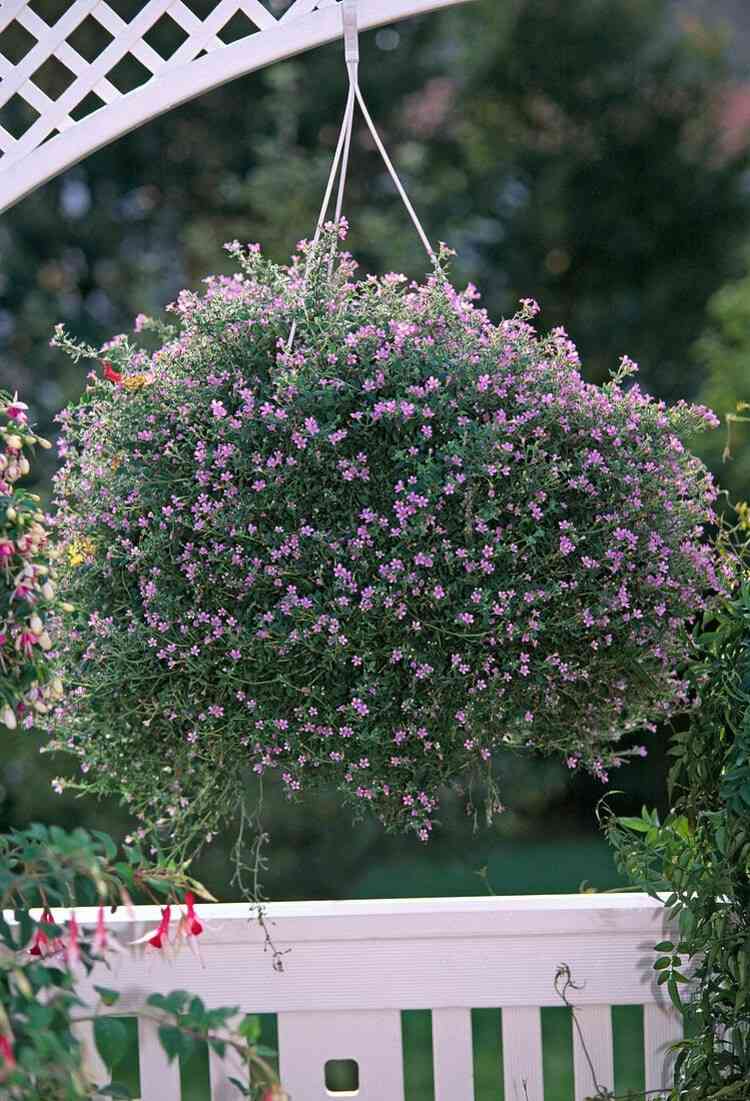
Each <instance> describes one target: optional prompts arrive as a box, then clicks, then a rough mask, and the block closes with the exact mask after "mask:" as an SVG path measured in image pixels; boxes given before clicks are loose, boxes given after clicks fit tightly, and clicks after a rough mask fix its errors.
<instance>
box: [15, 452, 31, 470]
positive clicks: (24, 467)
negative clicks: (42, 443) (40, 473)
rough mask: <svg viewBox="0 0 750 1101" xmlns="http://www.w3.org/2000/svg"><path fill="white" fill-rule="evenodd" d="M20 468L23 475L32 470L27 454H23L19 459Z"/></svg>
mask: <svg viewBox="0 0 750 1101" xmlns="http://www.w3.org/2000/svg"><path fill="white" fill-rule="evenodd" d="M18 469H19V470H20V471H21V474H22V475H23V474H28V473H29V471H30V470H31V464H30V463H29V460H28V459H27V458H26V456H25V455H22V456H21V458H20V459H19V460H18Z"/></svg>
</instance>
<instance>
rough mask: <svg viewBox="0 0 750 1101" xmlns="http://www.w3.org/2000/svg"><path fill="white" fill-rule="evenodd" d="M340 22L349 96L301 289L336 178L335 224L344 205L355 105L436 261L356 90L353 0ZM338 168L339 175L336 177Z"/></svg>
mask: <svg viewBox="0 0 750 1101" xmlns="http://www.w3.org/2000/svg"><path fill="white" fill-rule="evenodd" d="M341 19H342V23H343V28H344V58H345V61H346V69H347V73H348V74H349V92H348V95H347V97H346V107H345V108H344V118H343V120H342V123H341V129H340V130H339V136H338V141H337V142H336V152H335V153H334V157H333V164H332V165H331V171H330V173H329V176H328V183H327V184H326V189H325V194H324V196H323V202H322V205H321V207H320V214H319V215H318V222H317V225H316V227H315V235H314V237H313V241H312V244H313V248H312V249H311V251H310V253H309V254H308V257H307V263H306V264H305V271H304V274H303V276H302V281H303V286H304V285H305V284H306V283H307V278H308V275H309V273H310V263H311V260H312V256H313V254H314V250H315V246H316V245H317V244H318V242H319V240H320V235H321V233H322V232H323V226H324V225H325V220H326V215H327V213H328V207H329V206H330V203H331V196H332V195H333V186H334V184H335V182H336V177H337V175H338V176H339V187H338V194H337V196H336V213H335V221H336V223H338V222H339V221H340V220H341V211H342V207H343V203H344V190H345V188H346V177H347V172H348V169H349V152H350V149H351V142H352V129H353V125H354V111H355V108H356V105H357V104H359V107H360V110H361V111H362V115H363V118H364V120H365V122H366V123H367V128H368V130H369V131H370V134H371V135H372V139H373V141H374V142H375V146H376V148H377V150H378V152H379V153H380V156H381V157H382V158H383V163H384V164H385V166H386V168H387V169H388V172H389V174H390V177H391V179H392V180H393V182H394V184H395V185H396V190H397V191H398V193H399V195H400V196H401V199H402V201H403V204H404V206H405V207H406V210H407V212H408V214H409V217H410V218H411V220H412V222H413V223H414V228H415V229H416V231H417V233H418V235H419V239H420V241H421V242H422V244H423V245H424V248H425V251H426V253H427V255H428V256H429V258H430V260H432V261H433V263H434V262H435V261H436V259H437V257H436V255H435V250H434V249H433V247H432V245H431V244H430V241H429V238H428V237H427V234H426V233H425V231H424V228H423V226H422V223H421V222H420V220H419V218H418V217H417V213H416V211H415V210H414V207H413V206H412V204H411V201H410V199H409V196H408V195H407V194H406V188H405V187H404V185H403V184H402V182H401V180H400V178H399V175H398V173H397V172H396V169H395V168H394V166H393V162H392V161H391V158H390V157H389V156H388V152H387V150H386V148H385V145H384V144H383V141H382V139H381V137H380V134H379V133H378V131H377V130H376V128H375V123H374V122H373V121H372V117H371V115H370V112H369V111H368V110H367V105H366V103H365V100H364V96H363V95H362V89H361V88H360V86H359V27H358V22H357V0H342V2H341ZM339 168H340V174H339ZM332 265H333V254H332V255H331V258H330V262H329V271H330V269H331V267H332ZM296 332H297V322H296V320H295V321H293V322H292V328H291V331H290V333H289V339H288V341H287V346H286V350H287V353H289V352H290V351H291V350H292V345H293V344H294V337H295V335H296Z"/></svg>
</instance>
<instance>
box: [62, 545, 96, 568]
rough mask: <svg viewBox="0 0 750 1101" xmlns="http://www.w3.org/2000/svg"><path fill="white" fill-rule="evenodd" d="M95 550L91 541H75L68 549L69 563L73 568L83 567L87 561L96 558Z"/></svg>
mask: <svg viewBox="0 0 750 1101" xmlns="http://www.w3.org/2000/svg"><path fill="white" fill-rule="evenodd" d="M95 550H96V547H95V546H94V544H93V543H92V541H91V540H90V539H74V540H73V542H72V543H71V544H70V546H69V547H68V562H69V563H70V565H71V566H82V565H83V563H84V562H85V561H86V560H87V559H89V558H93V557H94V551H95Z"/></svg>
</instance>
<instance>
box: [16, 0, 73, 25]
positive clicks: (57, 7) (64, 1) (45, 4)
mask: <svg viewBox="0 0 750 1101" xmlns="http://www.w3.org/2000/svg"><path fill="white" fill-rule="evenodd" d="M27 7H29V8H31V10H32V11H33V12H34V13H35V15H38V16H39V18H40V19H43V20H44V22H45V23H47V24H48V25H49V26H50V27H52V26H54V24H55V23H56V22H57V21H58V19H62V17H63V16H64V15H65V12H66V11H67V10H68V8H69V7H70V0H27Z"/></svg>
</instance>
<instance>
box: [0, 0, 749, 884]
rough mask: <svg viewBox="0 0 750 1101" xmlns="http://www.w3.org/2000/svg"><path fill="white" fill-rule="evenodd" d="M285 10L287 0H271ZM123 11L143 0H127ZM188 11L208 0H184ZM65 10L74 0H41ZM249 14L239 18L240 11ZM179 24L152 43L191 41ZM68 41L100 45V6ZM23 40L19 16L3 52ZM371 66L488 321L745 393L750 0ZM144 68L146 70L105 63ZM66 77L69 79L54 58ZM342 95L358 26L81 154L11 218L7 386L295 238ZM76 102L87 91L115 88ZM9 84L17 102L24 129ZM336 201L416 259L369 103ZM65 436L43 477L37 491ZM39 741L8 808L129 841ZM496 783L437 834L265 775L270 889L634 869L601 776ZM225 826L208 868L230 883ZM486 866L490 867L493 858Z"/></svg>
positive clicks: (1, 375)
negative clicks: (230, 245) (245, 250)
mask: <svg viewBox="0 0 750 1101" xmlns="http://www.w3.org/2000/svg"><path fill="white" fill-rule="evenodd" d="M264 2H267V3H268V6H269V7H271V8H273V9H275V10H276V12H277V13H279V12H280V11H281V10H283V8H284V7H285V6H286V3H285V2H284V0H279V2H276V3H274V2H273V0H264ZM113 6H114V7H115V9H116V10H117V11H118V12H119V14H120V15H122V16H123V18H126V19H127V18H129V17H132V15H133V14H134V13H135V11H137V10H138V9H139V8H140V6H141V4H140V2H139V0H115V2H114V3H113ZM189 6H190V7H191V8H192V9H193V10H194V11H195V13H196V14H197V15H199V16H204V15H205V14H206V13H207V11H208V10H209V8H210V6H211V5H210V3H209V0H189ZM33 7H34V9H35V10H36V11H37V12H38V14H40V15H41V16H42V17H43V18H45V19H47V21H48V22H52V21H54V20H55V19H56V18H58V17H59V16H60V15H61V14H62V12H63V11H64V10H65V9H66V7H67V4H66V3H65V0H33ZM246 29H247V28H246V25H245V26H243V25H241V24H240V23H239V22H236V21H232V22H231V23H230V24H228V26H227V27H226V28H225V30H224V31H222V32H221V33H222V37H223V38H224V39H225V40H226V41H231V40H232V39H233V38H236V37H237V36H238V35H239V34H242V33H244V32H245V30H246ZM181 37H182V36H181V35H179V34H178V33H177V27H176V24H174V23H173V22H171V21H170V20H169V19H163V20H161V21H160V22H159V23H158V24H157V25H156V26H155V28H154V29H153V31H152V32H150V34H149V36H148V41H149V43H150V44H151V45H152V46H154V48H156V49H157V50H159V51H161V52H162V53H163V55H164V56H169V54H170V53H171V52H172V50H174V49H175V48H176V46H177V45H178V44H179V42H180V41H181ZM70 41H71V43H72V44H73V45H75V47H76V49H78V50H79V51H80V52H81V53H82V54H83V55H84V56H87V57H88V56H93V53H94V52H95V51H96V49H98V48H100V45H101V43H100V42H99V40H98V37H97V31H96V24H95V23H94V22H93V21H92V20H91V19H88V20H87V21H86V22H85V23H84V24H82V25H81V27H80V28H79V30H78V31H76V32H75V34H74V35H72V36H71V38H70ZM28 48H29V36H28V35H27V34H25V32H22V30H21V29H20V28H19V27H18V25H17V24H15V23H11V24H10V25H9V27H8V28H7V29H6V30H4V31H3V32H2V34H0V53H2V54H4V55H5V56H6V57H7V58H9V59H10V60H12V61H17V60H19V59H20V58H21V57H22V56H24V54H25V52H26V51H27V50H28ZM362 55H363V60H362V76H361V79H362V84H363V87H364V88H365V90H366V94H367V98H368V101H369V103H370V107H371V110H372V113H373V115H374V117H375V119H376V120H377V123H378V124H379V126H380V127H381V130H382V132H383V134H384V136H385V138H386V141H387V144H388V146H389V149H390V151H391V153H392V155H393V157H394V160H395V161H396V163H397V164H398V166H399V168H400V170H401V171H402V172H403V176H404V178H405V180H406V182H407V186H408V189H409V192H410V194H411V195H412V197H413V199H414V202H415V205H416V207H417V209H418V210H419V212H420V214H421V215H422V216H423V219H424V222H425V225H426V228H427V230H428V233H429V234H430V236H431V237H432V238H433V240H439V239H443V240H445V241H447V242H449V243H450V244H451V245H452V246H453V247H454V248H456V249H457V250H458V256H457V258H456V261H455V268H454V271H455V277H456V280H457V282H459V283H461V284H464V283H466V282H467V281H469V280H471V281H473V282H474V283H476V284H477V285H478V287H479V288H480V290H481V292H482V294H483V298H484V302H485V303H486V305H487V306H488V308H489V309H490V311H491V312H492V314H493V315H494V316H495V317H500V316H501V315H503V314H508V313H511V312H513V310H514V307H515V303H516V302H517V300H518V299H519V298H521V297H526V296H533V297H536V298H538V299H539V301H540V302H541V303H542V307H543V313H542V323H543V324H544V325H545V326H547V327H552V326H555V325H564V326H565V327H566V328H567V329H568V331H569V332H570V333H571V335H572V336H573V338H574V339H575V340H576V342H577V343H578V345H579V347H580V349H581V353H582V358H583V364H584V372H585V374H586V376H587V377H588V378H589V379H591V380H593V381H601V380H602V379H604V378H605V377H606V375H607V373H608V371H609V370H611V369H613V368H614V367H615V366H616V364H617V361H618V358H619V357H620V356H621V355H622V354H624V353H626V352H627V353H628V354H629V355H630V356H631V357H632V358H633V359H635V360H636V361H637V362H639V364H640V367H641V382H642V384H643V385H644V386H645V387H646V388H647V389H649V390H650V391H652V392H653V393H654V394H656V395H658V396H659V397H662V398H665V399H667V400H670V401H674V400H678V399H679V398H685V399H695V398H706V399H707V400H710V402H711V404H712V405H713V406H714V407H715V408H716V409H717V411H718V412H719V413H720V414H722V415H723V414H724V413H725V412H726V411H728V410H730V409H732V408H734V406H735V403H736V402H737V400H739V399H741V398H750V377H749V372H748V366H747V364H748V353H749V352H750V274H748V257H750V251H749V248H748V246H749V245H750V174H749V172H748V168H749V165H750V161H749V158H748V150H749V148H750V147H749V143H748V138H749V136H750V129H749V125H750V67H749V62H750V12H748V11H747V9H746V5H744V4H741V3H740V4H737V3H734V4H733V3H731V2H730V0H725V2H720V0H714V2H712V3H710V4H709V3H701V2H698V0H693V2H692V3H688V2H684V3H681V2H677V0H675V2H671V3H669V2H667V0H502V2H499V0H473V3H470V4H467V5H465V6H460V7H457V8H456V9H454V10H449V11H445V12H442V13H439V14H436V15H433V16H428V17H422V18H420V19H412V20H409V21H406V22H403V23H400V24H398V25H394V26H391V27H383V28H381V29H379V30H377V31H373V32H368V33H367V34H364V35H363V41H362ZM110 78H111V79H112V80H113V82H114V83H115V84H116V85H117V86H118V87H119V88H121V90H127V89H128V88H131V87H135V86H136V85H137V84H138V83H139V82H140V81H141V80H142V79H143V71H142V69H141V67H140V66H139V64H138V63H137V62H135V61H134V60H133V59H132V58H130V59H128V58H126V59H125V60H124V61H123V62H121V63H120V64H119V65H118V66H117V69H116V70H115V71H114V72H113V73H112V74H110ZM35 80H37V82H38V83H39V85H40V87H43V89H44V90H45V91H46V92H47V93H48V94H49V95H51V96H56V95H59V94H60V91H61V90H62V88H64V86H65V84H66V78H65V74H64V73H62V74H61V73H60V71H59V69H57V68H55V67H47V66H44V67H43V68H42V69H41V70H39V72H38V73H37V74H36V75H35ZM344 95H345V76H344V71H343V63H342V57H341V47H340V45H334V46H330V47H326V48H322V49H320V50H317V51H315V52H313V53H311V54H309V55H305V56H302V57H299V58H297V59H295V60H293V61H289V62H286V63H283V64H278V65H276V66H274V67H272V68H271V69H268V70H265V71H262V72H259V73H256V74H253V75H251V76H248V77H246V78H243V79H241V80H237V81H235V82H233V83H231V84H229V85H227V86H225V87H223V88H220V89H218V90H216V91H214V92H212V93H210V94H208V95H205V96H203V97H201V98H199V99H197V100H196V101H194V102H192V103H189V104H187V105H186V106H184V107H182V108H179V109H178V110H175V111H173V112H171V113H170V114H168V115H166V116H164V117H162V118H160V119H157V120H156V121H155V122H152V123H150V124H148V125H146V126H144V127H142V128H140V129H138V130H136V131H135V132H134V133H131V134H129V135H127V136H126V137H124V138H121V139H120V140H118V141H116V142H115V143H113V144H112V145H110V146H108V147H106V148H104V149H102V150H100V151H99V152H97V153H96V154H94V155H92V156H90V157H88V158H87V159H86V160H85V161H84V162H83V163H81V164H80V165H78V166H76V167H75V168H73V169H71V170H70V171H68V172H66V173H65V174H64V175H62V176H60V177H59V178H57V179H55V180H53V181H51V182H50V183H48V184H46V185H45V186H43V187H41V188H40V189H39V190H38V191H36V192H35V193H34V194H33V195H31V196H29V197H28V198H27V199H25V200H23V201H22V202H21V203H19V204H18V205H17V206H15V207H14V208H13V209H11V210H10V211H8V212H7V213H5V214H4V215H3V216H2V218H0V386H3V387H5V388H9V389H11V390H16V389H17V390H18V391H19V393H20V395H21V396H22V397H23V399H25V400H26V401H28V402H29V403H30V404H31V407H32V414H33V417H34V419H35V420H36V421H37V422H38V423H39V425H40V426H41V428H42V430H43V431H45V432H46V433H48V434H51V435H54V426H53V424H52V418H53V416H54V414H55V412H56V411H57V410H59V409H60V408H61V407H62V406H63V405H64V404H65V403H66V402H68V401H69V400H71V399H73V398H75V397H76V395H77V394H78V393H79V391H80V389H81V387H82V385H83V381H84V375H85V371H86V369H87V368H86V366H85V365H84V366H80V367H78V368H76V367H73V366H71V364H70V363H69V361H67V360H66V359H64V358H63V357H62V356H61V355H60V354H59V353H57V352H56V351H54V350H53V349H51V348H50V347H49V346H48V341H49V337H50V334H51V330H52V327H53V325H54V324H55V322H57V321H60V320H62V321H64V322H65V323H66V325H67V326H68V327H69V328H70V329H71V330H72V331H73V332H74V333H75V334H76V335H77V336H79V337H83V338H85V339H88V340H90V341H92V342H93V343H95V344H98V343H101V342H102V341H103V340H105V339H106V338H108V337H109V336H111V335H112V334H113V333H116V332H120V331H123V330H127V329H129V328H130V327H131V325H132V319H133V318H134V316H135V315H136V314H137V313H139V312H141V311H144V312H158V311H159V310H160V309H162V308H163V306H164V305H165V304H166V303H168V302H170V301H171V300H173V299H174V298H175V296H176V294H177V292H178V291H179V289H180V288H181V287H183V286H190V287H196V288H197V287H199V286H200V280H201V278H202V277H203V276H204V275H205V274H207V273H208V272H214V271H225V270H227V263H226V257H225V254H224V252H223V250H222V244H223V242H225V241H227V240H230V239H232V238H239V239H240V240H244V241H256V240H257V241H260V242H261V243H262V244H263V246H264V248H265V249H266V250H267V251H268V252H269V253H271V254H272V255H273V256H274V257H276V258H278V259H283V258H284V257H286V256H288V255H289V253H290V252H291V250H292V249H293V247H294V245H295V242H296V241H297V240H298V239H299V238H300V237H303V236H306V235H308V234H309V233H310V232H311V230H312V228H313V224H314V219H315V217H316V215H317V208H318V204H319V201H320V196H321V193H322V189H323V186H324V182H325V179H326V176H327V172H328V166H329V163H330V158H331V155H332V150H333V145H334V142H335V139H336V135H337V129H338V121H339V118H340V113H341V110H342V106H343V101H344ZM95 99H96V97H94V101H92V102H89V103H88V104H84V105H82V112H81V113H84V114H85V113H86V111H88V110H90V109H92V108H95V107H96V106H98V104H97V102H96V101H95ZM26 121H27V120H26V117H25V116H24V114H23V107H22V105H21V106H19V103H18V100H17V97H16V101H15V102H12V103H11V105H10V106H9V108H7V109H4V111H0V124H2V125H3V126H5V127H6V128H7V129H9V130H10V131H11V133H18V132H19V128H22V127H23V126H24V125H25V124H26ZM346 212H347V214H348V216H349V219H350V222H351V225H352V233H351V237H350V244H351V248H352V250H353V252H354V254H355V256H356V257H357V259H358V260H359V261H360V263H361V265H362V268H363V269H364V270H365V271H370V270H372V271H383V270H390V269H397V270H404V271H406V272H407V273H409V274H410V275H413V276H420V275H421V274H423V272H424V268H425V262H424V257H423V254H422V251H421V246H420V244H419V242H418V240H417V238H416V235H415V234H414V233H413V232H412V230H411V226H410V224H409V223H408V220H407V217H406V215H405V213H404V211H403V209H402V207H401V205H400V203H399V202H398V200H397V198H396V197H395V194H394V190H393V187H392V185H391V183H390V181H389V179H388V177H387V175H386V174H385V171H384V169H383V167H382V165H381V163H380V161H379V159H378V157H377V154H376V152H375V151H374V149H373V147H372V143H371V141H370V139H369V137H368V135H367V133H366V132H365V130H364V128H363V127H361V126H359V125H358V126H357V128H356V133H355V139H354V143H353V150H352V161H351V171H350V182H349V186H348V191H347V202H346ZM739 427H740V430H739V431H738V432H737V437H736V444H735V457H734V459H733V461H732V463H730V464H728V465H722V463H721V452H722V449H723V446H724V434H723V432H722V431H717V432H715V433H714V434H713V437H712V438H707V439H704V440H700V441H698V446H699V447H700V448H702V449H703V453H704V455H705V456H706V458H707V460H708V461H710V463H711V464H712V466H713V467H714V469H715V471H716V473H717V475H718V476H719V478H720V480H721V482H722V484H723V485H724V486H726V487H728V488H730V489H731V490H732V492H733V493H734V494H735V495H738V496H744V495H745V487H746V485H747V482H748V474H750V447H748V446H747V433H745V434H744V435H743V432H742V431H741V429H742V426H739ZM53 463H54V453H52V457H50V458H49V460H48V465H47V467H44V468H43V469H42V470H41V472H40V474H39V486H40V488H41V490H42V491H43V492H44V493H45V494H47V493H48V488H49V476H50V473H51V469H52V465H53ZM664 737H665V736H664V733H663V732H661V733H659V734H658V735H656V736H654V737H652V738H651V739H650V743H649V744H650V756H649V758H648V759H647V760H645V761H638V763H637V764H633V765H630V766H628V767H627V768H624V769H623V770H622V772H621V774H620V775H614V776H613V777H612V781H613V786H614V787H617V788H622V789H623V790H624V792H625V794H624V795H623V796H621V797H619V798H620V803H619V805H620V806H621V807H622V809H623V812H625V811H626V810H628V811H632V810H636V811H637V810H638V809H639V808H640V806H641V804H642V803H644V802H645V803H648V804H655V803H656V804H658V803H661V802H663V799H664ZM38 750H39V739H38V737H37V736H36V735H34V734H22V735H18V734H13V735H11V734H5V735H4V736H3V738H2V743H1V744H0V827H2V828H7V827H9V826H11V825H22V824H25V823H27V822H29V821H30V820H31V819H42V820H48V821H50V820H54V821H56V822H59V823H61V824H64V825H73V824H75V823H83V824H86V825H89V826H93V827H96V828H106V829H109V830H111V831H112V832H114V833H115V834H117V835H122V834H124V833H126V832H127V830H128V828H129V826H130V823H129V822H128V820H127V817H126V816H125V814H124V813H123V812H122V811H121V810H120V808H118V807H117V806H113V805H110V804H95V803H93V802H91V801H87V800H75V799H74V798H73V797H70V796H63V797H58V796H55V795H53V794H52V792H51V790H50V779H51V777H52V776H53V775H55V774H57V773H60V772H64V771H65V770H66V769H67V768H68V767H69V765H68V762H67V761H61V760H52V759H51V758H49V757H44V756H42V757H40V756H39V753H38ZM497 770H498V776H499V782H500V786H501V789H502V792H503V793H504V800H505V802H506V804H507V810H506V813H505V814H502V815H500V816H499V817H498V819H497V821H496V822H495V824H494V825H493V826H492V827H489V828H487V827H485V826H484V825H483V824H482V823H480V824H479V826H478V827H477V828H476V829H475V828H474V823H473V821H472V819H471V818H470V817H468V816H467V815H466V813H465V810H464V808H463V806H462V803H461V800H459V799H457V798H451V797H449V798H447V799H446V803H445V806H444V812H443V827H442V829H441V830H440V831H439V833H438V835H437V836H436V838H435V840H434V841H432V842H431V843H430V845H429V846H426V847H422V846H420V845H418V844H417V843H415V842H413V841H411V840H409V841H403V840H400V839H398V838H391V837H387V836H385V835H384V834H383V832H382V830H381V828H380V827H379V826H378V825H376V824H374V823H372V822H368V821H365V822H364V823H361V824H358V825H357V826H356V827H355V828H354V829H353V828H352V824H351V821H350V818H349V815H348V814H347V813H344V812H342V811H341V810H340V809H339V807H338V805H337V801H336V798H335V796H334V795H333V794H332V793H328V794H324V795H322V796H320V797H319V798H317V799H309V800H308V801H306V802H305V803H304V804H300V805H299V806H290V805H289V804H287V803H286V802H284V801H283V800H282V799H281V798H280V797H279V795H278V793H277V792H275V791H274V790H273V789H272V788H271V789H269V790H268V791H267V798H266V814H265V825H266V828H267V830H268V832H269V834H270V837H271V841H270V845H269V848H268V850H267V855H268V858H269V867H268V869H267V871H266V873H265V875H264V886H265V889H266V893H267V894H268V895H269V896H270V897H272V898H302V897H307V898H337V897H355V898H356V897H373V896H403V895H412V896H413V895H451V894H454V895H455V894H479V893H483V892H484V891H486V890H487V884H489V885H491V887H492V889H493V890H494V891H496V892H498V893H523V892H541V891H570V890H576V889H578V887H579V885H580V884H581V883H582V881H588V882H589V883H590V884H592V885H593V886H595V887H596V888H599V889H605V888H609V887H613V886H616V885H617V883H618V878H617V874H616V871H615V869H614V866H613V863H612V860H611V857H610V855H609V853H608V851H607V849H606V846H605V845H604V843H603V842H602V840H601V839H600V838H599V836H598V835H597V831H596V823H595V818H594V807H595V804H596V801H597V800H598V798H599V797H600V796H601V795H602V794H603V789H602V788H601V786H599V785H597V784H595V783H594V782H593V781H591V780H588V779H586V778H580V777H578V778H572V777H571V776H569V775H568V773H567V770H566V769H565V768H564V767H563V766H562V765H560V764H558V763H556V762H551V761H537V760H531V759H520V758H507V759H501V760H499V761H498V763H497ZM228 865H229V862H228V841H227V840H226V839H219V841H218V842H217V843H215V844H214V845H213V847H212V849H211V851H210V852H209V853H207V854H206V855H205V857H204V858H203V859H202V861H201V866H200V868H199V873H200V874H201V875H202V876H203V877H204V878H205V879H206V881H207V883H208V884H209V885H210V886H211V888H212V889H213V890H214V891H215V892H216V893H218V894H221V895H222V896H224V897H228V896H229V895H230V894H231V892H230V890H229V887H228V878H229V873H228ZM483 868H486V869H487V871H486V875H485V876H484V877H483V876H482V875H480V874H478V873H479V872H480V871H481V869H483Z"/></svg>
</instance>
